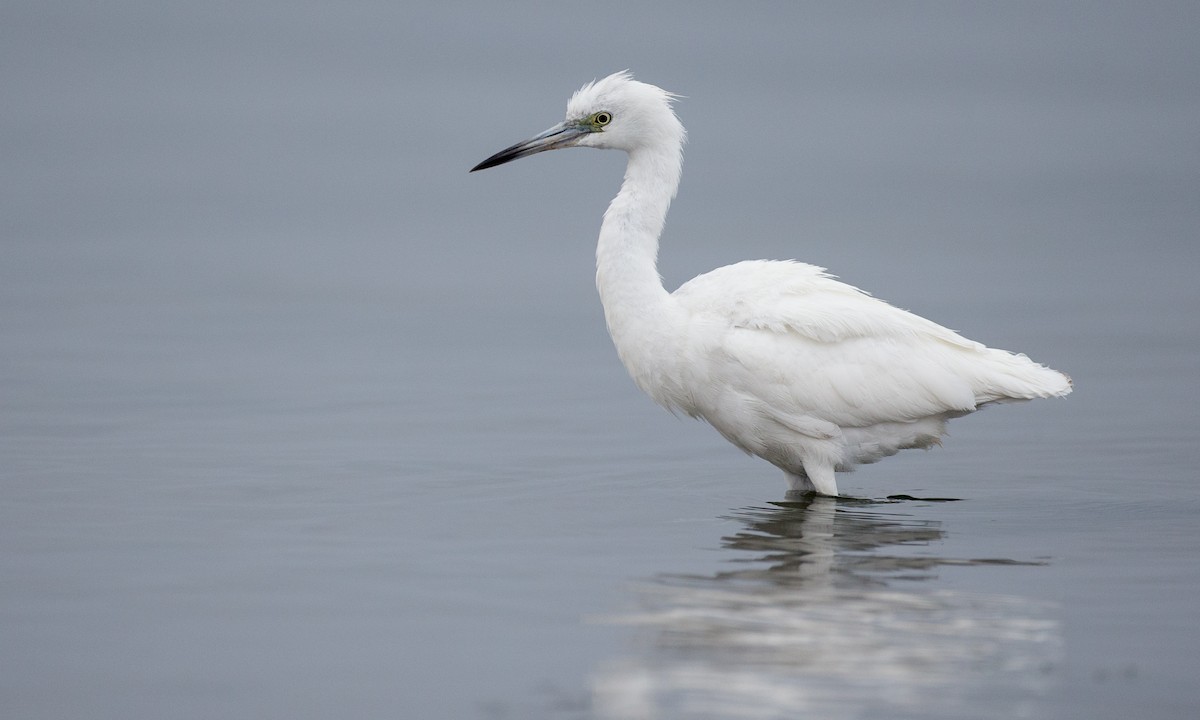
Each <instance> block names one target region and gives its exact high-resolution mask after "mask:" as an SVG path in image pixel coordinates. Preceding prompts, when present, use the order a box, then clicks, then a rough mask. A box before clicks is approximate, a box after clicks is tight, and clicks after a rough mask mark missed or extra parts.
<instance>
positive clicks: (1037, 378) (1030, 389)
mask: <svg viewBox="0 0 1200 720" xmlns="http://www.w3.org/2000/svg"><path fill="white" fill-rule="evenodd" d="M988 353H989V354H990V355H991V358H990V359H991V360H992V362H991V363H989V369H990V372H989V373H988V374H987V375H986V376H985V377H981V378H980V380H981V383H980V384H979V385H978V386H977V388H978V389H977V390H976V392H975V400H976V402H977V403H978V404H980V405H982V404H984V403H992V402H1004V401H1006V400H1032V399H1034V398H1049V397H1063V396H1064V395H1068V394H1070V392H1071V390H1072V389H1073V387H1074V384H1073V383H1072V382H1071V378H1070V377H1069V376H1068V375H1066V374H1065V373H1061V372H1059V371H1057V370H1053V369H1051V368H1048V367H1046V366H1045V365H1040V364H1038V363H1036V362H1034V361H1033V360H1030V359H1029V358H1028V357H1027V356H1025V355H1023V354H1015V353H1010V352H1007V351H1004V350H994V349H989V350H988Z"/></svg>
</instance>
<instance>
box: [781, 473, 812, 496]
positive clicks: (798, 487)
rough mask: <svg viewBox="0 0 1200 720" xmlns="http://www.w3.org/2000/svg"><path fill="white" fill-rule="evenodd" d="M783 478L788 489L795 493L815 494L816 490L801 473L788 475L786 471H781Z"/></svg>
mask: <svg viewBox="0 0 1200 720" xmlns="http://www.w3.org/2000/svg"><path fill="white" fill-rule="evenodd" d="M783 474H784V476H785V477H786V478H787V481H788V489H789V490H790V491H791V492H796V493H815V492H816V491H817V488H816V486H815V485H813V484H812V481H811V480H809V479H808V476H807V475H805V474H804V472H803V471H801V472H800V473H790V472H788V471H787V470H784V471H783Z"/></svg>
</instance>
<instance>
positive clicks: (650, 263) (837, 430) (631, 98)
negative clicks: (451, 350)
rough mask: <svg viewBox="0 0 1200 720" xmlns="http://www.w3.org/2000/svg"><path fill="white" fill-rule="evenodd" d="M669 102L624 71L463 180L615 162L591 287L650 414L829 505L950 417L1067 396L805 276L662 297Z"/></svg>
mask: <svg viewBox="0 0 1200 720" xmlns="http://www.w3.org/2000/svg"><path fill="white" fill-rule="evenodd" d="M674 97H675V96H673V95H671V94H670V93H668V92H666V91H664V90H662V89H661V88H657V87H655V86H653V85H647V84H646V83H641V82H638V81H636V80H634V79H633V77H632V76H631V75H630V74H629V73H628V72H619V73H616V74H613V75H610V76H608V77H606V78H604V79H603V80H597V81H594V82H591V83H589V84H587V85H584V86H583V87H582V88H580V89H579V91H578V92H576V93H575V94H574V95H573V96H572V97H571V99H570V100H569V101H568V102H567V116H566V120H565V121H564V122H561V123H559V124H558V125H555V126H554V127H552V128H550V129H548V130H546V131H545V132H543V133H541V134H540V135H537V136H536V137H533V138H531V139H529V140H526V141H524V142H520V143H517V144H516V145H513V146H512V147H510V148H507V149H505V150H502V151H500V152H498V153H496V154H495V155H493V156H491V157H489V158H488V159H487V160H484V161H483V162H481V163H479V164H478V165H476V166H475V167H474V168H472V169H471V171H472V172H474V171H476V170H483V169H485V168H490V167H495V166H496V165H501V164H503V163H506V162H509V161H511V160H516V159H518V158H523V157H526V156H529V155H533V154H534V153H539V152H543V151H545V150H556V149H558V148H566V147H590V148H602V149H613V150H624V151H625V152H626V153H627V154H628V156H629V162H628V165H627V166H626V169H625V179H624V182H623V183H622V184H621V190H620V192H618V193H617V196H616V197H615V198H614V199H613V201H612V203H611V204H610V205H609V206H608V210H607V211H606V212H605V213H604V222H603V224H602V225H601V226H600V239H599V242H598V244H597V247H596V286H597V288H598V289H599V291H600V301H601V303H602V304H603V305H604V317H605V320H606V322H607V324H608V331H609V334H610V335H611V336H612V339H613V344H614V345H616V348H617V354H618V355H620V357H621V361H622V362H623V363H624V364H625V367H626V369H627V370H628V371H629V374H630V375H631V376H632V377H633V380H634V382H635V383H637V385H638V387H640V388H641V389H642V390H643V391H644V392H646V393H647V394H648V395H650V397H652V398H654V400H655V401H657V402H658V403H659V404H660V405H662V406H664V407H666V408H667V409H669V410H671V411H672V412H683V413H686V414H688V415H690V416H692V417H694V418H701V419H703V420H706V421H707V422H708V423H709V424H710V425H712V426H713V427H714V428H716V430H717V432H719V433H721V435H723V436H725V438H726V439H727V440H729V441H730V442H731V443H733V444H734V445H736V446H737V447H739V448H741V449H742V450H744V451H746V452H747V453H750V454H752V455H757V456H759V457H761V458H763V459H764V460H767V461H768V462H770V463H772V464H773V465H775V466H777V467H779V468H780V469H782V470H783V472H784V473H785V474H786V475H787V479H788V482H789V484H790V486H791V489H793V490H797V491H802V492H813V491H815V492H817V493H819V494H821V495H837V480H836V477H835V475H834V473H835V471H844V470H849V469H851V468H852V467H853V466H854V465H856V464H860V463H869V462H874V461H876V460H878V459H880V458H883V457H886V456H888V455H893V454H895V453H896V452H898V451H900V450H903V449H906V448H928V447H929V446H931V445H934V444H937V443H938V442H939V439H940V438H941V436H942V434H943V433H944V432H945V427H946V421H947V420H948V419H950V418H953V417H957V416H960V415H965V414H967V413H970V412H972V411H974V410H976V409H977V408H978V407H979V406H981V405H985V404H988V403H996V402H1004V401H1009V400H1028V399H1032V398H1041V397H1055V396H1063V395H1066V394H1067V393H1069V392H1071V380H1070V378H1068V377H1067V376H1066V375H1064V374H1062V373H1060V372H1058V371H1055V370H1051V369H1050V368H1047V367H1045V366H1043V365H1039V364H1037V363H1035V362H1033V361H1032V360H1030V359H1029V358H1027V357H1026V356H1024V355H1017V354H1013V353H1010V352H1007V351H1004V350H996V349H992V348H988V347H985V346H984V345H981V344H979V343H977V342H973V341H971V340H968V339H966V338H964V337H962V336H961V335H959V334H957V333H955V332H954V331H952V330H948V329H946V328H944V327H942V326H941V325H938V324H936V323H934V322H931V321H929V320H926V319H924V318H922V317H919V316H917V315H914V314H912V313H909V312H907V311H905V310H900V309H898V308H895V307H893V306H891V305H889V304H887V303H886V302H883V301H882V300H877V299H875V298H873V297H871V296H870V295H868V294H866V293H864V292H862V291H861V290H858V289H857V288H854V287H851V286H850V285H846V284H844V283H841V282H838V281H837V280H836V279H834V277H833V276H831V275H828V274H826V272H825V270H824V268H819V267H816V266H814V265H807V264H804V263H799V262H794V261H767V260H753V261H746V262H740V263H737V264H734V265H730V266H728V267H723V268H718V269H717V270H713V271H712V272H709V273H705V274H703V275H700V276H699V277H697V278H695V279H693V280H691V281H689V282H687V283H685V284H683V285H682V286H680V287H679V289H677V290H676V291H675V292H673V293H668V292H667V291H666V290H665V289H664V288H663V285H662V278H661V277H660V276H659V274H658V269H657V266H656V264H657V260H658V239H659V235H660V233H661V232H662V228H663V223H664V221H665V220H666V216H667V208H668V207H669V206H670V204H671V200H672V199H674V197H675V191H676V189H677V188H678V187H679V176H680V172H681V169H682V163H683V143H684V139H685V135H686V133H685V131H684V129H683V125H682V124H681V123H680V122H679V118H678V117H676V115H675V112H674V110H673V109H672V107H671V103H672V101H673V99H674Z"/></svg>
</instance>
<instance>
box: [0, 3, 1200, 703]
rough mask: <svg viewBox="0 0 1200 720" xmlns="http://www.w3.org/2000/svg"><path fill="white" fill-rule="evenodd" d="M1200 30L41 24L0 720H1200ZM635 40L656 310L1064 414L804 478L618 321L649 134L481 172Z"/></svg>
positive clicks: (30, 87) (354, 13) (633, 14)
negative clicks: (840, 336) (670, 392)
mask: <svg viewBox="0 0 1200 720" xmlns="http://www.w3.org/2000/svg"><path fill="white" fill-rule="evenodd" d="M1198 7H1200V6H1197V5H1196V4H1195V3H1142V2H1139V3H1028V4H1026V3H997V4H992V5H974V4H970V5H968V4H896V3H880V4H872V3H865V4H864V3H838V4H824V5H810V4H795V3H778V4H774V3H764V4H745V3H740V4H712V3H694V2H692V3H638V4H629V5H625V4H621V3H601V4H596V3H591V4H575V5H572V4H566V5H564V4H561V3H559V4H544V5H543V4H502V3H473V2H468V3H438V4H436V5H435V4H432V3H431V4H429V5H428V6H420V5H418V6H413V5H408V4H404V3H396V2H387V3H384V2H379V3H371V2H343V3H336V4H335V3H304V2H292V3H283V2H252V3H245V2H237V3H201V4H197V3H164V2H110V3H75V2H9V3H5V4H4V5H3V7H2V8H0V95H2V102H0V148H2V163H3V165H2V168H3V170H2V172H0V713H2V714H3V715H4V716H5V717H13V718H57V717H92V718H128V717H197V718H199V717H205V718H208V717H256V718H263V717H278V718H297V717H314V718H315V717H331V716H342V717H425V718H435V717H447V718H451V717H453V718H464V717H501V718H503V717H514V718H515V717H520V718H531V717H532V718H537V717H549V718H560V717H589V718H590V717H605V718H608V717H614V718H615V717H710V716H711V717H736V716H739V715H743V716H748V717H796V716H800V715H804V714H809V715H811V716H820V717H943V716H944V717H963V716H967V715H969V716H972V717H1014V716H1021V717H1081V718H1082V717H1086V718H1103V717H1112V718H1118V717H1128V716H1130V715H1131V714H1133V713H1136V714H1137V715H1139V716H1142V717H1156V718H1158V717H1161V718H1167V717H1180V718H1183V717H1195V715H1196V712H1197V711H1198V709H1200V690H1198V689H1197V686H1196V684H1195V660H1196V657H1197V655H1198V652H1200V640H1198V638H1197V631H1196V627H1198V623H1200V607H1198V606H1197V603H1196V601H1195V598H1196V597H1197V593H1198V592H1200V567H1198V563H1197V559H1196V558H1197V557H1198V554H1197V553H1198V552H1200V524H1198V522H1197V520H1196V519H1195V518H1196V517H1197V512H1198V511H1200V490H1198V488H1197V482H1196V480H1197V478H1196V467H1197V460H1198V459H1200V458H1198V457H1197V456H1198V455H1200V453H1198V451H1197V450H1196V447H1195V437H1196V429H1197V422H1196V421H1197V410H1196V399H1197V398H1196V395H1197V392H1196V380H1197V375H1198V373H1197V371H1198V370H1200V362H1198V361H1197V349H1198V345H1200V319H1198V318H1200V313H1198V312H1197V310H1200V290H1198V289H1197V283H1196V281H1195V275H1196V270H1197V267H1198V266H1200V263H1198V261H1200V249H1198V247H1200V245H1198V243H1197V231H1198V230H1200V202H1197V200H1198V197H1200V192H1198V190H1200V131H1198V130H1197V128H1198V127H1200V122H1198V118H1200V73H1197V68H1198V67H1200V62H1198V61H1200V57H1198V56H1200V50H1198V49H1197V48H1198V45H1197V43H1196V41H1195V33H1196V28H1197V27H1198V21H1200V9H1198ZM625 68H630V69H632V70H633V71H634V72H635V73H636V74H637V76H638V77H639V78H640V79H643V80H645V81H648V82H652V83H655V84H658V85H661V86H662V87H664V88H666V89H668V90H671V91H673V92H676V93H679V94H681V95H684V96H686V97H685V98H684V99H683V100H681V101H680V102H679V104H678V111H679V113H680V116H681V117H682V119H683V121H684V124H685V125H686V126H687V127H688V130H689V133H690V144H689V146H688V149H687V153H686V161H685V167H684V180H683V185H682V188H681V192H680V196H679V198H678V200H677V201H676V203H675V205H674V206H673V209H672V213H671V216H670V218H669V220H668V224H667V232H666V235H665V237H664V240H663V249H662V252H661V256H662V262H661V270H662V273H663V275H664V278H665V280H666V283H667V285H668V286H669V287H674V286H676V285H678V284H679V283H681V282H683V281H685V280H686V279H688V278H690V277H692V276H693V275H695V274H697V273H700V272H703V271H706V270H708V269H711V268H713V267H716V266H718V265H722V264H726V263H730V262H734V261H737V260H741V259H746V258H760V257H768V258H791V257H794V258H797V259H801V260H805V261H808V262H813V263H816V264H820V265H823V266H826V267H829V268H830V269H831V270H832V271H833V272H835V273H837V274H839V275H840V276H842V277H843V278H844V279H845V280H846V281H848V282H851V283H852V284H855V285H858V286H860V287H863V288H864V289H867V290H869V291H871V292H872V293H873V294H875V295H877V296H879V297H882V298H884V299H887V300H889V301H891V302H893V303H895V304H897V305H900V306H903V307H907V308H909V309H912V310H914V311H916V312H918V313H920V314H922V315H925V316H927V317H930V318H933V319H935V320H937V321H938V322H941V323H943V324H945V325H947V326H949V327H953V328H955V329H957V330H960V331H962V332H963V333H964V334H966V335H968V336H969V337H972V338H974V339H978V340H980V341H983V342H986V343H988V344H990V345H996V346H999V347H1005V348H1008V349H1012V350H1020V351H1023V352H1026V353H1028V354H1029V355H1031V356H1032V357H1034V358H1035V359H1037V360H1039V361H1042V362H1045V363H1047V364H1050V365H1052V366H1054V367H1056V368H1059V369H1062V370H1064V371H1066V372H1068V373H1069V374H1071V375H1072V377H1073V378H1074V379H1075V382H1076V388H1077V389H1076V392H1075V394H1074V395H1072V396H1071V397H1070V398H1069V399H1067V400H1065V401H1059V402H1042V403H1034V404H1028V405H1023V406H1013V407H1004V408H998V409H995V410H992V411H988V412H984V413H981V414H979V415H977V416H973V417H970V418H965V419H962V420H958V421H956V422H955V423H954V424H953V425H952V427H951V432H952V434H951V436H950V437H949V438H948V439H947V442H946V446H945V447H944V448H940V449H936V450H934V451H932V452H930V453H908V454H905V455H902V456H898V457H896V458H891V459H889V460H887V461H885V462H883V463H881V464H879V465H875V466H870V467H867V468H863V469H862V470H860V471H859V472H857V473H855V474H853V475H849V476H843V477H842V479H841V481H840V482H841V488H842V490H843V492H845V493H847V494H849V495H853V496H856V497H860V498H874V499H875V500H876V501H874V502H870V501H865V500H864V501H862V502H858V503H855V502H851V501H846V502H842V503H838V504H832V503H816V504H814V505H811V506H808V505H804V504H800V505H790V506H789V505H787V504H784V505H783V506H780V505H778V504H771V503H772V502H774V501H779V500H782V499H783V495H784V484H783V481H782V478H781V477H780V474H779V473H778V472H777V471H776V470H775V469H774V468H771V467H770V466H768V465H766V464H765V463H762V462H760V461H756V460H753V459H749V458H745V457H743V456H742V455H741V454H740V453H738V452H737V451H735V450H733V449H732V448H730V447H728V446H727V445H726V444H725V443H724V441H723V440H721V439H720V438H719V437H718V436H717V435H716V434H715V433H713V432H712V431H711V430H710V429H708V428H706V427H703V426H701V425H698V424H695V423H691V422H681V421H676V420H673V419H672V418H671V417H670V416H669V415H667V414H665V413H663V412H662V411H661V410H659V409H657V408H655V407H654V406H653V405H652V404H651V403H650V402H649V401H648V400H646V399H645V398H643V397H641V396H640V395H639V394H638V393H637V391H636V389H635V388H634V387H633V385H632V383H631V382H630V381H629V380H628V378H627V377H625V375H624V371H623V369H622V368H621V367H620V364H619V362H618V361H617V359H616V357H615V353H614V352H613V351H612V348H611V346H610V344H609V341H608V338H607V337H606V334H605V332H604V328H603V319H602V316H601V313H600V309H599V303H598V301H597V300H596V297H595V290H594V288H593V287H592V279H593V265H592V263H593V257H592V254H593V250H594V238H595V234H596V230H597V228H598V226H599V220H600V216H601V213H602V212H603V209H604V207H605V205H606V203H607V201H608V199H609V198H610V197H611V196H612V194H613V193H614V192H615V190H616V187H617V184H618V183H619V180H620V176H621V169H622V163H623V158H622V157H621V156H620V155H619V154H616V153H594V152H585V151H581V150H577V151H571V152H563V153H553V154H548V155H542V156H538V157H536V158H532V159H529V160H524V161H522V162H519V163H515V164H513V165H509V166H505V167H503V168H498V169H495V170H489V171H487V172H486V173H478V174H474V175H468V174H467V172H466V171H467V169H468V168H470V167H471V166H472V165H474V164H475V163H476V162H478V161H479V160H481V159H483V158H484V157H486V156H487V155H490V154H491V153H492V152H494V151H496V150H499V149H501V148H502V147H505V146H507V145H509V144H511V143H513V142H515V141H517V140H520V139H523V138H525V137H528V136H529V135H532V134H533V133H535V132H537V131H540V130H542V129H543V128H545V127H547V126H549V125H551V124H553V123H555V122H557V121H559V120H560V119H561V117H562V111H563V108H564V105H565V101H566V99H567V97H568V96H569V95H570V93H571V92H572V91H573V90H574V89H575V88H577V87H578V86H579V85H581V84H582V83H583V82H586V81H588V80H591V79H592V78H595V77H597V76H602V75H605V74H608V73H609V72H612V71H615V70H620V69H625ZM891 494H910V495H913V496H916V497H925V498H932V497H952V498H960V499H961V501H959V502H953V503H939V502H929V501H912V500H910V501H904V502H899V503H887V502H882V499H883V498H885V497H886V496H888V495H891Z"/></svg>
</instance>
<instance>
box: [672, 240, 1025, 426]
mask: <svg viewBox="0 0 1200 720" xmlns="http://www.w3.org/2000/svg"><path fill="white" fill-rule="evenodd" d="M674 297H675V298H676V300H677V301H678V302H679V303H680V305H681V306H682V307H684V308H685V309H686V310H687V311H688V312H689V314H690V316H691V317H692V318H693V330H692V333H693V334H694V340H695V341H696V342H697V343H698V345H700V346H703V347H704V348H705V353H706V355H707V357H708V358H709V362H710V363H711V364H710V365H709V366H708V367H707V369H706V372H707V373H708V374H709V376H710V378H711V381H714V382H720V383H723V384H724V385H725V387H730V388H733V389H735V390H736V391H738V392H741V393H744V394H746V395H749V396H752V397H754V398H755V399H756V401H757V402H759V403H762V405H763V407H764V408H769V409H770V410H771V413H772V414H775V415H780V416H783V415H787V416H790V417H815V418H820V419H821V420H824V421H828V422H831V423H834V424H836V425H838V426H840V427H865V426H868V425H873V424H876V423H881V422H904V421H912V420H918V419H921V418H927V417H931V416H938V415H946V414H955V413H965V412H970V411H972V410H974V409H975V408H976V406H977V405H978V404H979V403H980V402H986V401H987V400H989V399H995V398H989V396H988V393H989V392H991V393H993V394H996V395H999V396H1004V397H1007V396H1009V395H1008V394H1006V393H1007V392H1008V391H1006V390H1004V389H991V390H989V384H995V382H998V381H994V380H993V379H992V378H991V376H995V375H997V368H996V367H995V365H996V364H997V362H1000V364H1001V365H1002V364H1004V362H1005V361H1004V360H1003V358H1001V357H1000V356H1004V358H1011V359H1015V360H1016V363H1017V364H1018V365H1033V363H1032V362H1031V361H1029V360H1028V358H1024V356H1016V355H1012V354H1010V353H1006V352H1004V351H998V350H991V349H989V348H987V347H985V346H983V345H981V344H979V343H976V342H973V341H971V340H968V339H966V338H964V337H962V336H961V335H958V334H957V333H955V332H954V331H952V330H949V329H947V328H944V327H942V326H941V325H938V324H937V323H934V322H931V321H929V320H926V319H924V318H921V317H919V316H917V315H913V314H912V313H909V312H907V311H904V310H901V309H899V308H896V307H893V306H891V305H889V304H887V303H885V302H883V301H881V300H877V299H875V298H873V297H871V296H870V295H867V294H866V293H864V292H862V291H860V290H858V289H856V288H854V287H852V286H849V285H846V284H844V283H841V282H838V281H837V280H835V279H834V278H833V277H831V276H829V275H827V274H826V273H825V271H824V270H823V269H822V268H819V267H815V266H812V265H805V264H802V263H795V262H778V261H748V262H743V263H738V264H736V265H731V266H728V267H725V268H720V269H718V270H716V271H713V272H711V273H707V274H705V275H701V276H700V277H698V278H696V279H694V280H692V281H691V282H689V283H687V284H685V285H683V286H682V287H680V288H679V289H678V290H676V291H675V293H674ZM1039 367H1040V366H1039ZM1011 396H1013V397H1018V395H1011Z"/></svg>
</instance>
